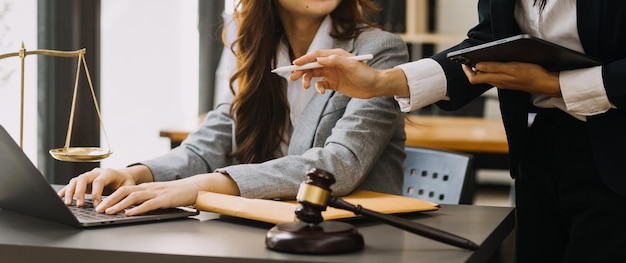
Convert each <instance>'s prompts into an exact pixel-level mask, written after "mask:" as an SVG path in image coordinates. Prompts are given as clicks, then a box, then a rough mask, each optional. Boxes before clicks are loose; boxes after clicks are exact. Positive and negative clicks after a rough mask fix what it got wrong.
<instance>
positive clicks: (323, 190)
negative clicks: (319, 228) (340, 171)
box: [295, 168, 335, 224]
mask: <svg viewBox="0 0 626 263" xmlns="http://www.w3.org/2000/svg"><path fill="white" fill-rule="evenodd" d="M306 176H307V179H306V181H304V182H302V184H300V189H299V190H298V195H297V196H296V200H297V201H298V203H299V205H298V207H297V208H296V211H295V213H296V217H297V218H298V219H299V220H300V221H302V222H305V223H309V224H319V223H321V222H322V221H324V218H323V217H322V211H326V206H327V204H328V200H329V199H330V197H331V194H332V190H331V189H330V186H331V185H332V184H334V183H335V176H333V174H331V173H329V172H327V171H324V170H321V169H317V168H313V169H311V170H310V171H309V172H307V173H306Z"/></svg>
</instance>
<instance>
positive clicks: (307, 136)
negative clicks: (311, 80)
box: [287, 39, 354, 155]
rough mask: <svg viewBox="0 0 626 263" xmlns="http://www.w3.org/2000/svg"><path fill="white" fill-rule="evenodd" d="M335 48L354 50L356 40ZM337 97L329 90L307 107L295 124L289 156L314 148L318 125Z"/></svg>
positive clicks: (337, 44)
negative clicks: (329, 102)
mask: <svg viewBox="0 0 626 263" xmlns="http://www.w3.org/2000/svg"><path fill="white" fill-rule="evenodd" d="M333 47H334V48H341V49H343V50H346V51H348V52H352V51H353V50H354V40H352V39H350V40H345V41H343V40H337V39H335V41H334V43H333ZM334 95H335V91H334V90H327V91H326V92H325V93H324V94H319V93H315V95H314V96H313V98H311V100H310V101H309V103H308V104H307V106H306V107H305V108H304V111H302V114H301V115H300V118H299V119H298V121H297V122H296V123H295V124H294V130H293V134H292V135H291V142H290V143H289V149H288V150H287V154H288V155H300V154H302V153H304V152H305V151H307V150H308V149H310V148H311V147H312V146H313V141H314V140H315V135H316V132H317V125H318V123H319V120H320V119H321V118H322V115H323V114H324V112H325V110H326V109H327V106H328V105H327V104H328V101H329V100H330V98H332V97H333V96H334Z"/></svg>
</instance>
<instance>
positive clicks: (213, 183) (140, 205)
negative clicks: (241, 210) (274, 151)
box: [59, 167, 239, 216]
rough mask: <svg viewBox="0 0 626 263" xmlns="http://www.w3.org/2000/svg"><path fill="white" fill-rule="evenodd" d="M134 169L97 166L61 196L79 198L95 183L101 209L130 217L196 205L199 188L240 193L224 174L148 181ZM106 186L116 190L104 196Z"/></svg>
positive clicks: (97, 209) (100, 211)
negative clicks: (153, 211)
mask: <svg viewBox="0 0 626 263" xmlns="http://www.w3.org/2000/svg"><path fill="white" fill-rule="evenodd" d="M130 168H133V167H129V168H125V169H121V170H112V169H98V170H96V169H94V171H91V172H87V173H84V174H82V175H80V176H78V177H77V178H74V179H72V181H70V184H68V186H66V187H65V188H63V189H61V191H59V195H60V196H71V195H70V194H73V195H74V196H75V197H77V199H78V196H79V195H82V196H83V197H84V194H85V192H86V191H87V190H88V187H87V186H88V185H89V182H91V187H92V188H93V189H91V190H92V191H91V192H92V199H94V206H95V207H96V211H97V212H99V213H107V214H117V213H120V212H122V211H124V213H125V214H126V215H128V216H132V215H139V214H143V213H146V212H149V211H152V210H156V209H160V208H172V207H178V206H186V205H191V204H194V203H195V201H196V198H197V197H198V192H199V191H210V192H215V193H222V194H230V195H239V187H238V186H237V184H236V183H235V181H234V180H233V179H232V178H231V177H230V176H228V175H227V174H223V173H208V174H198V175H195V176H191V177H187V178H184V179H179V180H174V181H167V182H147V183H144V181H143V180H141V179H140V180H138V177H137V174H136V173H129V172H128V171H127V170H128V169H130ZM146 169H147V168H146ZM150 176H151V175H150ZM106 188H109V189H111V190H114V192H113V193H111V194H110V195H108V196H107V198H105V199H102V190H103V189H106ZM79 189H80V192H79ZM96 189H98V190H97V191H96ZM77 193H80V194H77ZM96 197H97V198H98V202H97V203H96V202H95V200H96ZM66 203H67V202H66ZM70 203H71V202H70Z"/></svg>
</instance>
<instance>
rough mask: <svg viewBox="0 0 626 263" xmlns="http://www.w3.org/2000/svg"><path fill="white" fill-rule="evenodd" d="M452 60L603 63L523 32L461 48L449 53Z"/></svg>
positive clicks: (570, 65) (564, 65)
mask: <svg viewBox="0 0 626 263" xmlns="http://www.w3.org/2000/svg"><path fill="white" fill-rule="evenodd" d="M447 57H448V59H450V60H452V61H456V62H458V63H461V64H466V65H470V66H474V65H476V63H478V62H482V61H494V62H511V61H517V62H526V63H533V64H538V65H541V66H543V67H544V68H545V69H547V70H549V71H561V70H571V69H579V68H587V67H593V66H598V65H601V64H602V63H601V62H600V61H599V60H597V59H595V58H592V57H590V56H588V55H585V54H583V53H580V52H578V51H575V50H572V49H569V48H566V47H563V46H560V45H557V44H554V43H552V42H548V41H546V40H543V39H540V38H537V37H533V36H531V35H527V34H522V35H517V36H512V37H508V38H503V39H500V40H495V41H491V42H488V43H484V44H481V45H477V46H473V47H469V48H464V49H460V50H457V51H453V52H450V53H448V54H447Z"/></svg>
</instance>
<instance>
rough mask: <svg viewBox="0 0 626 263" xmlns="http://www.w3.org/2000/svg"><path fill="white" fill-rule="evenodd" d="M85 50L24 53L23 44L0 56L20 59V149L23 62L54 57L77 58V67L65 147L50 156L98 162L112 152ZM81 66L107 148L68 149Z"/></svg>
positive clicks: (22, 122) (53, 151)
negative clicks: (18, 49) (30, 56)
mask: <svg viewBox="0 0 626 263" xmlns="http://www.w3.org/2000/svg"><path fill="white" fill-rule="evenodd" d="M85 52H86V49H85V48H83V49H80V50H76V51H58V50H30V51H26V49H25V48H24V43H22V46H21V48H20V51H19V52H14V53H7V54H0V60H1V59H4V58H8V57H20V59H21V80H20V82H21V84H20V148H23V136H24V60H25V58H26V56H27V55H44V56H55V57H78V66H77V67H76V82H75V83H74V92H73V95H72V106H71V109H70V119H69V123H68V127H67V135H66V137H65V146H64V147H63V148H56V149H51V150H50V151H49V152H50V155H52V157H53V158H55V159H57V160H59V161H66V162H98V161H100V160H103V159H106V158H107V157H109V156H110V155H111V154H112V153H113V152H112V151H111V146H110V144H109V138H108V136H107V134H106V130H105V129H104V123H103V122H102V115H101V114H100V108H99V107H98V101H97V100H96V93H95V92H94V89H93V84H92V82H91V76H90V75H89V69H88V68H87V62H86V61H85ZM81 64H82V65H83V67H84V68H85V74H86V76H87V81H88V82H89V89H90V90H91V97H92V99H93V104H94V107H95V109H96V112H97V113H98V119H99V120H100V126H101V127H102V131H103V133H104V138H105V140H106V142H107V148H106V149H104V148H101V147H70V141H71V138H72V127H73V125H74V112H75V109H76V95H77V94H78V80H79V77H80V68H81Z"/></svg>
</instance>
